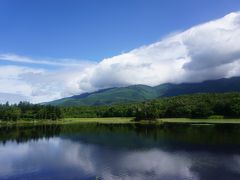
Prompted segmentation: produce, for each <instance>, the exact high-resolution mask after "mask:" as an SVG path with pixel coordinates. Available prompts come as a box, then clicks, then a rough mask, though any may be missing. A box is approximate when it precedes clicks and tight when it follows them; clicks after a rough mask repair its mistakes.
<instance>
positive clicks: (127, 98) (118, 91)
mask: <svg viewBox="0 0 240 180" xmlns="http://www.w3.org/2000/svg"><path fill="white" fill-rule="evenodd" d="M224 92H240V77H233V78H228V79H227V78H223V79H218V80H209V81H204V82H201V83H181V84H170V83H167V84H161V85H158V86H155V87H151V86H146V85H133V86H128V87H119V88H109V89H103V90H99V91H96V92H92V93H84V94H80V95H75V96H72V97H67V98H63V99H59V100H55V101H51V102H48V103H46V104H51V105H58V106H96V105H109V104H118V103H129V102H140V101H145V100H150V99H155V98H160V97H169V96H177V95H182V94H194V93H224Z"/></svg>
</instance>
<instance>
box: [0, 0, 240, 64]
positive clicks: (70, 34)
mask: <svg viewBox="0 0 240 180" xmlns="http://www.w3.org/2000/svg"><path fill="white" fill-rule="evenodd" d="M239 9H240V1H239V0H211V1H209V0H198V1H195V0H194V1H193V0H181V1H179V0H165V1H163V0H118V1H117V0H40V1H33V0H21V1H20V0H1V1H0V53H15V54H19V55H27V56H30V57H33V58H73V59H82V60H93V61H100V60H102V59H103V58H108V57H111V56H114V55H116V54H120V53H122V52H127V51H129V50H131V49H134V48H136V47H139V46H142V45H146V44H150V43H153V42H155V41H158V40H160V39H161V38H162V37H164V36H165V35H168V34H169V33H171V32H175V31H182V30H185V29H187V28H189V27H192V26H194V25H197V24H200V23H203V22H206V21H209V20H212V19H216V18H220V17H222V16H224V15H226V14H228V13H229V12H232V11H237V10H239Z"/></svg>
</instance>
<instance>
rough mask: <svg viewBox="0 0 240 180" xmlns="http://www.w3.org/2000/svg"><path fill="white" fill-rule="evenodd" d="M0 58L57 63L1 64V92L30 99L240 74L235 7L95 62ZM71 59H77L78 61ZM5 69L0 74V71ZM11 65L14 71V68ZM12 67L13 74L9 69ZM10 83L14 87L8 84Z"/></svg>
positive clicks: (238, 14)
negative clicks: (231, 10) (206, 20)
mask: <svg viewBox="0 0 240 180" xmlns="http://www.w3.org/2000/svg"><path fill="white" fill-rule="evenodd" d="M0 60H5V61H13V62H21V63H32V64H45V65H50V66H58V68H57V69H55V70H54V71H52V70H49V69H36V68H35V69H32V68H27V67H22V66H21V67H20V66H19V67H15V66H11V68H12V69H13V70H10V69H11V68H10V67H7V68H9V72H6V70H5V67H4V66H0V68H1V69H0V83H2V86H1V87H0V92H4V93H6V92H8V93H9V91H10V92H11V93H15V94H16V93H17V94H22V95H24V96H27V97H29V98H30V99H31V101H32V102H41V101H50V100H53V99H57V98H61V97H66V96H70V95H73V94H80V93H83V92H87V91H94V90H98V89H102V88H108V87H119V86H127V85H133V84H146V85H151V86H155V85H159V84H162V83H181V82H200V81H203V80H208V79H218V78H222V77H232V76H239V75H240V12H235V13H230V14H228V15H226V16H224V17H223V18H221V19H217V20H213V21H210V22H207V23H204V24H200V25H198V26H195V27H192V28H190V29H188V30H186V31H184V32H178V33H175V34H172V35H170V36H167V37H166V38H164V39H162V40H161V41H159V42H156V43H153V44H150V45H147V46H142V47H140V48H137V49H134V50H132V51H130V52H127V53H123V54H120V55H117V56H114V57H111V58H107V59H103V60H102V61H100V62H99V63H89V62H87V63H85V62H75V61H74V63H70V64H71V65H70V66H68V65H67V63H66V62H67V60H66V61H62V60H61V61H45V60H41V61H40V60H35V59H31V58H26V57H22V56H18V55H13V54H7V55H6V54H5V55H0ZM76 64H78V65H79V64H82V66H78V65H76ZM2 70H3V71H4V73H1V71H2ZM15 70H16V71H15ZM12 71H14V73H12ZM13 87H14V88H13Z"/></svg>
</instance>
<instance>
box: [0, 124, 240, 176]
mask: <svg viewBox="0 0 240 180" xmlns="http://www.w3.org/2000/svg"><path fill="white" fill-rule="evenodd" d="M53 129H54V130H55V131H53ZM179 129H180V130H179ZM226 129H228V130H226ZM48 131H50V132H51V133H50V132H48ZM4 132H5V133H4ZM36 132H37V134H35V133H36ZM40 132H41V133H40ZM53 132H54V133H53ZM3 134H4V136H2V135H3ZM190 134H191V135H192V136H191V137H188V135H190ZM239 134H240V132H239V129H238V128H236V127H231V128H230V127H229V128H224V131H223V130H222V127H204V128H202V127H155V126H153V127H152V126H149V127H146V126H140V127H139V126H137V127H136V126H132V125H131V126H124V125H121V126H116V125H115V126H107V125H91V126H89V125H81V126H76V125H75V126H54V127H52V126H46V127H38V126H37V127H36V126H35V127H13V128H8V129H7V130H6V129H5V128H2V129H1V130H0V135H1V142H2V143H1V145H0V179H29V178H31V179H95V178H96V176H98V177H102V178H103V179H107V180H111V179H137V180H139V179H230V180H231V179H239V178H240V151H239V144H240V143H239V141H240V140H238V139H239V138H236V137H239ZM207 137H208V140H209V141H208V142H207ZM217 137H218V138H217ZM233 137H234V138H233Z"/></svg>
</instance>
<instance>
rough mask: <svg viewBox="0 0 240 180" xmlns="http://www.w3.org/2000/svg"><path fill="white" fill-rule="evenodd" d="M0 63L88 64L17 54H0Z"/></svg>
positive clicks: (86, 62) (71, 60) (73, 60)
mask: <svg viewBox="0 0 240 180" xmlns="http://www.w3.org/2000/svg"><path fill="white" fill-rule="evenodd" d="M0 61H10V62H15V63H28V64H41V65H49V66H64V67H68V66H70V67H71V66H81V67H82V66H85V65H87V64H89V63H90V62H89V61H79V60H76V59H68V58H65V59H58V60H55V59H47V60H44V59H33V58H30V57H27V56H20V55H17V54H0ZM90 64H92V63H90Z"/></svg>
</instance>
